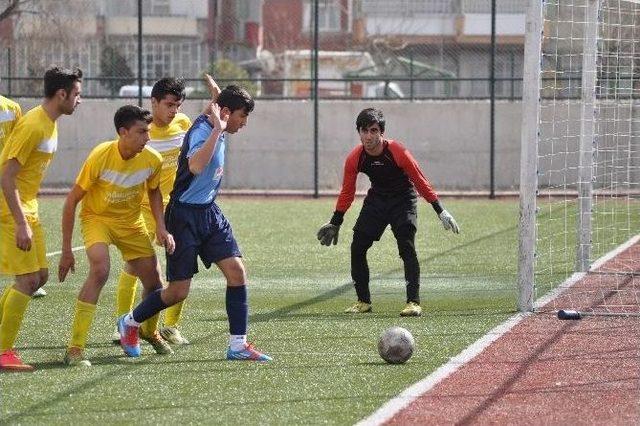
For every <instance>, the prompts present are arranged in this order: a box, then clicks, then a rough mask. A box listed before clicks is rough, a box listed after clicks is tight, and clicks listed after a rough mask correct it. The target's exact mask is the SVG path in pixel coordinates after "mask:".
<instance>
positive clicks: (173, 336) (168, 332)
mask: <svg viewBox="0 0 640 426" xmlns="http://www.w3.org/2000/svg"><path fill="white" fill-rule="evenodd" d="M160 335H161V336H162V338H163V339H164V340H166V341H167V342H169V343H171V344H172V345H188V344H189V341H188V340H187V339H185V338H184V336H182V333H180V330H179V329H178V328H177V327H162V328H161V329H160Z"/></svg>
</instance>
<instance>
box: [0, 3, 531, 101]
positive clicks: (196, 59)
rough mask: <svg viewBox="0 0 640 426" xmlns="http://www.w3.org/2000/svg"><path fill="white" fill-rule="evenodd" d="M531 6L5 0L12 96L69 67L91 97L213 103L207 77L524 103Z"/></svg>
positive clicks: (294, 91) (274, 88)
mask: <svg viewBox="0 0 640 426" xmlns="http://www.w3.org/2000/svg"><path fill="white" fill-rule="evenodd" d="M316 2H317V3H318V4H317V6H316ZM492 6H493V7H494V9H495V21H496V26H495V28H497V33H496V35H495V44H494V46H495V47H492V44H491V22H492V14H491V12H492ZM11 7H13V9H11ZM525 7H526V1H525V0H141V1H139V0H109V1H99V0H66V1H57V0H55V1H54V0H51V1H36V0H0V44H1V45H2V46H3V49H2V51H0V52H2V53H0V78H1V80H0V92H1V93H3V94H5V95H8V96H12V97H32V96H40V95H41V91H42V89H41V76H42V73H43V71H44V69H46V68H47V67H48V66H49V65H51V64H57V65H64V66H78V67H80V68H81V69H83V71H84V75H85V79H84V81H85V83H84V87H83V95H84V96H85V97H131V96H136V95H137V92H138V86H139V85H140V82H141V83H142V86H143V94H146V92H148V90H149V88H148V87H144V86H150V85H152V84H153V82H154V81H155V80H157V79H158V78H160V77H163V76H178V77H183V78H184V79H185V80H187V82H188V86H189V92H190V93H189V96H190V97H194V98H197V97H205V96H206V90H205V88H204V86H203V85H202V82H201V76H202V73H203V72H205V71H208V72H213V74H214V76H215V77H216V78H217V79H218V80H219V81H220V82H221V83H222V84H226V83H229V82H240V83H241V84H243V85H244V86H246V87H247V88H249V90H250V91H251V92H252V93H253V94H254V95H256V96H257V97H260V98H272V99H289V98H295V99H305V98H306V99H309V98H311V97H312V95H313V89H314V87H317V89H318V93H317V94H318V97H319V98H323V99H342V98H346V99H374V98H375V99H381V98H382V99H389V98H393V99H408V100H414V99H482V98H489V97H490V96H491V88H492V86H493V87H494V92H493V94H494V96H495V97H496V98H504V99H517V98H520V96H521V92H522V88H521V77H522V62H523V40H524V13H525ZM316 9H317V10H318V14H317V16H316V14H315V13H314V12H315V10H316ZM7 10H8V13H4V14H3V11H7ZM139 17H140V18H141V19H139ZM316 24H317V28H318V33H317V38H316V37H315V34H314V28H315V27H316ZM140 28H141V31H140ZM316 40H317V49H318V52H317V53H318V54H317V55H314V48H315V47H316V44H314V41H316ZM492 63H493V64H494V65H493V72H492V70H491V64H492ZM315 68H317V79H318V81H317V84H316V82H315V81H314V76H315V75H316V74H315V73H314V69H315ZM492 82H493V85H492Z"/></svg>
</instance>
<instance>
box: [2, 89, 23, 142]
mask: <svg viewBox="0 0 640 426" xmlns="http://www.w3.org/2000/svg"><path fill="white" fill-rule="evenodd" d="M20 117H22V109H20V105H18V103H17V102H14V101H12V100H11V99H9V98H5V97H4V96H0V151H2V148H3V147H4V142H5V141H6V140H7V138H8V137H9V133H11V130H12V129H13V127H14V126H15V125H16V123H17V122H18V119H19V118H20Z"/></svg>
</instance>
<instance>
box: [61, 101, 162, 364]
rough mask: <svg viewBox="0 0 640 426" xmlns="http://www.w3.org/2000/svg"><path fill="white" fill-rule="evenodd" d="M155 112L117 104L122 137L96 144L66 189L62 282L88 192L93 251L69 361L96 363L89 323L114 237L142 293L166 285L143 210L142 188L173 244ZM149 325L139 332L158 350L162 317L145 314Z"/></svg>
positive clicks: (87, 226) (84, 217)
mask: <svg viewBox="0 0 640 426" xmlns="http://www.w3.org/2000/svg"><path fill="white" fill-rule="evenodd" d="M149 123H151V113H150V112H149V111H147V110H146V109H142V108H140V107H138V106H134V105H125V106H123V107H121V108H119V109H118V111H116V113H115V116H114V124H115V127H116V129H117V132H118V139H117V140H114V141H108V142H103V143H101V144H99V145H98V146H96V147H95V148H94V149H93V150H92V151H91V153H90V154H89V157H88V158H87V160H86V161H85V163H84V165H83V166H82V169H81V170H80V173H79V174H78V177H77V178H76V183H75V185H74V186H73V188H72V189H71V191H70V192H69V195H67V199H66V200H65V203H64V207H63V211H62V256H61V258H60V264H59V267H58V278H59V280H60V282H63V281H64V279H65V278H66V276H67V273H68V272H69V271H70V270H71V271H73V270H74V265H75V259H74V256H73V252H72V251H71V239H72V234H73V225H74V221H75V213H76V207H77V205H78V203H79V202H80V201H81V200H82V209H81V211H80V221H81V228H82V236H83V239H84V246H85V250H86V253H87V258H88V259H89V275H88V277H87V279H86V280H85V282H84V284H83V285H82V288H81V289H80V293H79V294H78V299H77V301H76V307H75V316H74V320H73V326H72V330H71V340H70V342H69V346H68V348H67V353H66V355H65V358H64V361H65V364H67V365H91V364H90V362H89V361H88V360H86V358H85V357H84V348H85V345H86V341H87V337H88V335H89V329H90V327H91V323H92V321H93V317H94V314H95V310H96V304H97V302H98V297H99V296H100V292H101V290H102V287H103V286H104V284H105V283H106V282H107V278H108V277H109V269H110V259H109V245H110V244H113V245H115V246H116V247H117V248H118V250H119V251H120V253H121V254H122V258H123V259H124V261H125V262H126V264H127V267H128V268H129V270H130V271H132V272H133V273H134V274H135V276H137V277H138V278H139V279H140V281H142V285H143V287H144V290H143V295H147V294H149V293H151V292H153V291H155V290H158V289H162V279H161V278H160V270H159V268H158V267H157V265H158V261H157V259H156V254H155V251H154V249H153V246H152V243H151V241H150V240H149V236H148V233H147V228H146V227H145V223H144V219H143V218H142V216H141V212H140V210H141V207H140V205H141V202H142V198H143V193H144V192H145V190H146V192H147V195H148V200H149V206H150V209H151V212H152V214H153V219H154V221H155V223H156V227H155V235H156V238H157V241H158V243H159V244H160V245H163V246H164V247H165V248H166V250H167V251H168V252H170V253H171V252H173V249H174V242H173V237H172V236H171V235H170V234H168V233H167V230H166V228H165V225H164V217H163V206H162V193H161V191H160V177H161V172H162V157H161V156H160V154H159V153H158V152H157V151H156V150H154V149H153V148H150V147H148V146H147V142H148V141H149ZM147 323H148V324H149V325H150V326H149V328H148V329H146V330H148V333H147V334H144V335H142V332H141V337H142V338H143V339H145V340H147V341H148V342H149V343H151V344H152V345H153V347H154V349H155V350H156V352H158V353H171V352H172V351H171V347H170V346H169V345H168V344H167V342H165V341H164V340H163V339H162V338H161V337H160V334H159V333H158V317H157V316H156V317H155V318H154V319H150V320H149V321H148V322H147Z"/></svg>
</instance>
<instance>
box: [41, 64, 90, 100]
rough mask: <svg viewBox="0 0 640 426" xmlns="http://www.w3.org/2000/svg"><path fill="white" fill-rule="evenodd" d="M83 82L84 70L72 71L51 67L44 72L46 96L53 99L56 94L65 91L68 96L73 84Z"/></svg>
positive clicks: (76, 69)
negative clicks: (61, 90)
mask: <svg viewBox="0 0 640 426" xmlns="http://www.w3.org/2000/svg"><path fill="white" fill-rule="evenodd" d="M76 81H82V70H81V69H80V68H74V69H72V70H70V69H67V68H60V67H51V68H49V69H48V70H46V71H45V72H44V96H45V98H53V97H54V96H55V94H56V92H57V91H58V90H60V89H64V91H65V92H67V94H69V92H70V91H71V89H72V88H73V83H75V82H76Z"/></svg>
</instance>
